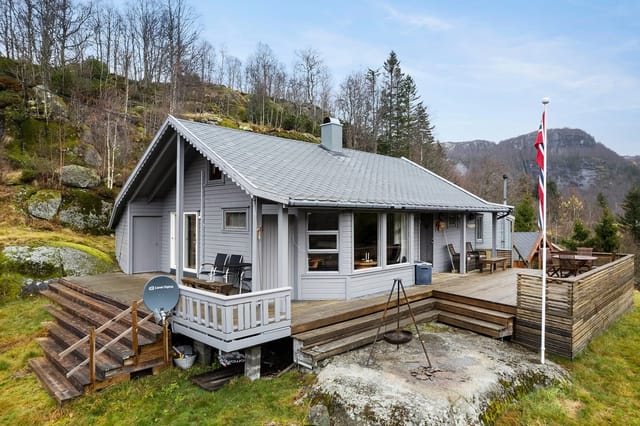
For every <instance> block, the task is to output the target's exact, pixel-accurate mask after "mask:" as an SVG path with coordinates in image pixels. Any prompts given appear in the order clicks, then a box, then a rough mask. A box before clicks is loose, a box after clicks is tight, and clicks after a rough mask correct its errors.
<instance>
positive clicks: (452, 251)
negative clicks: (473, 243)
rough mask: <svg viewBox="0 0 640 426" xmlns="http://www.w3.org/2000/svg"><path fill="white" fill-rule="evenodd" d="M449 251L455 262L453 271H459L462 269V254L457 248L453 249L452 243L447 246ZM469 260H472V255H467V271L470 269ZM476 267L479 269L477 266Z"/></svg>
mask: <svg viewBox="0 0 640 426" xmlns="http://www.w3.org/2000/svg"><path fill="white" fill-rule="evenodd" d="M447 250H449V254H450V255H451V259H452V260H453V269H455V270H457V269H458V268H459V267H460V253H458V252H457V251H456V249H455V247H453V244H451V243H449V244H447ZM469 260H471V255H470V254H469V253H467V261H466V263H465V265H466V267H467V269H468V268H469ZM474 266H476V267H477V265H474ZM474 269H475V268H474Z"/></svg>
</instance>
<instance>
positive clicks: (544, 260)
mask: <svg viewBox="0 0 640 426" xmlns="http://www.w3.org/2000/svg"><path fill="white" fill-rule="evenodd" d="M548 103H549V98H542V105H543V112H542V138H543V139H542V140H543V147H544V168H543V170H542V184H543V194H544V196H543V197H542V318H541V321H540V363H541V364H544V362H545V355H544V351H545V330H546V320H547V157H548V156H549V155H548V154H549V149H548V148H549V147H548V143H547V104H548Z"/></svg>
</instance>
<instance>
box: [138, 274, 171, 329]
mask: <svg viewBox="0 0 640 426" xmlns="http://www.w3.org/2000/svg"><path fill="white" fill-rule="evenodd" d="M179 298H180V288H179V287H178V284H177V283H176V282H175V281H174V280H172V279H171V278H170V277H167V276H166V275H158V276H157V277H153V278H151V279H150V280H149V281H147V283H146V284H145V285H144V291H143V293H142V300H143V301H144V304H145V305H146V306H147V308H149V310H151V311H153V313H154V314H155V316H156V320H160V319H162V320H163V321H164V318H165V317H166V314H167V313H168V312H170V311H171V310H172V309H173V308H175V306H176V305H177V304H178V299H179Z"/></svg>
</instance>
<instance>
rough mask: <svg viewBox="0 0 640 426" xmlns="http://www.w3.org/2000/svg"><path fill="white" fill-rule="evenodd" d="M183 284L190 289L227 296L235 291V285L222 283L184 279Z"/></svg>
mask: <svg viewBox="0 0 640 426" xmlns="http://www.w3.org/2000/svg"><path fill="white" fill-rule="evenodd" d="M182 284H184V285H186V286H188V287H193V288H199V289H202V290H208V291H212V292H214V293H220V294H224V295H227V296H228V295H229V294H230V293H231V292H232V291H233V284H230V283H225V282H222V281H206V280H201V279H199V278H191V277H182Z"/></svg>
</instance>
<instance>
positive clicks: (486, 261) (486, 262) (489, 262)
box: [480, 257, 509, 274]
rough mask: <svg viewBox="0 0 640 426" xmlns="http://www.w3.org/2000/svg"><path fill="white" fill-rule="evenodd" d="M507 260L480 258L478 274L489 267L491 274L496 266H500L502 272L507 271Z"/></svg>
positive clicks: (501, 258) (502, 258)
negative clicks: (485, 267) (486, 266)
mask: <svg viewBox="0 0 640 426" xmlns="http://www.w3.org/2000/svg"><path fill="white" fill-rule="evenodd" d="M508 260H509V259H507V258H506V257H483V258H480V272H483V271H484V266H485V265H488V266H489V273H490V274H493V270H494V269H496V268H497V265H498V264H499V263H500V264H502V270H503V271H504V270H506V269H507V261H508Z"/></svg>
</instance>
